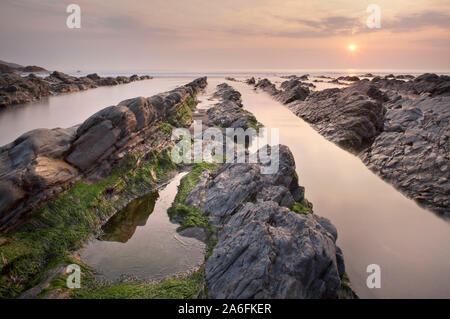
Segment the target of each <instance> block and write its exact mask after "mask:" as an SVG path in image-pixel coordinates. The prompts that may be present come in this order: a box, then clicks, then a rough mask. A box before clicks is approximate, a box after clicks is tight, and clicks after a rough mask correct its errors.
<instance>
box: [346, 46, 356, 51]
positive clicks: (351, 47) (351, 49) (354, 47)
mask: <svg viewBox="0 0 450 319" xmlns="http://www.w3.org/2000/svg"><path fill="white" fill-rule="evenodd" d="M348 49H349V51H351V52H353V51H356V44H350V45H349V46H348Z"/></svg>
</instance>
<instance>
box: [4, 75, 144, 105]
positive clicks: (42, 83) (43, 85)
mask: <svg viewBox="0 0 450 319" xmlns="http://www.w3.org/2000/svg"><path fill="white" fill-rule="evenodd" d="M26 68H28V70H32V69H33V70H37V68H39V67H26ZM23 70H25V68H24V69H23ZM0 71H1V70H0ZM44 71H45V70H44ZM2 72H3V71H2ZM26 72H42V71H26ZM149 78H150V77H149V76H138V75H133V76H131V77H129V78H128V77H125V76H118V77H116V78H112V77H107V78H102V77H100V76H98V75H97V74H89V75H88V76H86V77H79V78H77V77H74V76H70V75H67V74H64V73H62V72H58V71H55V72H53V73H52V74H51V75H49V76H47V77H45V78H41V77H37V76H36V75H34V74H30V75H28V76H25V77H22V76H20V75H19V74H15V73H1V74H0V107H4V106H8V105H14V104H22V103H29V102H32V101H35V100H38V99H40V98H42V97H44V96H49V95H57V94H61V93H68V92H77V91H83V90H87V89H92V88H96V87H99V86H111V85H118V84H126V83H130V82H133V81H140V80H146V79H149Z"/></svg>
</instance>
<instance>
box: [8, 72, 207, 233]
mask: <svg viewBox="0 0 450 319" xmlns="http://www.w3.org/2000/svg"><path fill="white" fill-rule="evenodd" d="M52 77H53V78H54V79H57V78H58V80H59V81H63V80H64V79H66V78H65V76H64V75H61V74H59V73H54V75H52ZM13 78H14V75H13ZM59 78H61V79H59ZM91 78H95V76H91ZM204 87H206V78H199V79H197V80H195V81H193V82H191V83H188V84H187V85H185V86H182V87H178V88H176V89H174V90H172V91H170V92H167V93H162V94H159V95H157V96H154V97H151V98H148V99H146V98H142V97H139V98H135V99H129V100H126V101H123V102H121V103H120V104H119V105H118V106H110V107H107V108H105V109H103V110H101V111H99V112H97V113H95V114H94V115H92V116H91V117H90V118H88V119H87V120H86V121H84V122H83V123H82V124H81V125H80V126H74V127H72V128H69V129H60V128H58V129H52V130H49V129H37V130H33V131H30V132H28V133H25V134H23V135H22V136H20V137H19V138H17V139H16V140H15V141H14V142H12V143H10V144H7V145H5V146H3V147H0V190H1V193H2V196H1V199H0V231H2V232H4V231H8V230H10V229H11V228H12V227H15V226H16V225H17V223H19V222H20V218H21V217H22V216H23V215H25V214H26V213H27V212H28V211H29V210H31V209H33V208H35V207H36V205H37V204H39V203H41V202H43V201H46V200H49V199H51V198H52V197H53V196H54V195H55V194H57V193H58V192H60V191H62V190H63V188H62V187H61V186H62V185H65V184H67V183H71V182H73V181H74V180H75V179H77V178H79V177H81V176H82V177H86V178H90V177H92V176H94V177H95V178H97V177H98V176H100V177H101V176H104V175H107V174H108V173H109V172H110V170H111V169H112V167H113V166H114V165H115V164H117V163H118V162H119V161H120V160H121V159H122V158H123V156H125V155H126V154H127V153H129V152H133V151H137V150H139V151H145V150H146V151H150V150H151V149H152V147H153V144H152V143H153V142H154V138H152V133H154V132H155V129H157V126H155V124H156V121H157V120H164V119H167V116H168V113H169V112H170V110H173V109H174V108H176V107H178V106H181V105H182V103H183V102H184V101H185V100H186V99H187V98H189V97H192V96H193V95H194V94H195V93H197V92H198V91H199V90H200V89H202V88H204ZM156 100H158V101H162V102H161V103H162V104H163V105H164V107H163V110H164V112H163V113H159V114H157V111H156V110H155V108H154V105H152V104H151V103H152V101H156ZM95 178H94V179H95Z"/></svg>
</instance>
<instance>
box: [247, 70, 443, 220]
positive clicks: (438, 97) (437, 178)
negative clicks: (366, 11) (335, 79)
mask: <svg viewBox="0 0 450 319" xmlns="http://www.w3.org/2000/svg"><path fill="white" fill-rule="evenodd" d="M405 79H407V81H405ZM347 80H349V79H347ZM354 82H355V83H354V84H352V85H350V86H349V87H346V88H333V89H326V90H322V91H315V92H309V95H307V96H306V97H305V96H303V95H302V96H299V97H298V98H292V99H285V97H286V96H291V95H292V91H293V90H296V91H299V90H303V89H304V86H303V85H302V84H301V82H298V83H296V84H295V85H294V84H292V85H288V82H284V83H283V84H284V85H283V84H282V86H281V88H282V89H283V87H284V90H276V88H275V89H274V87H275V86H274V85H273V84H272V83H270V81H268V80H267V79H265V80H262V81H260V82H258V83H256V85H255V87H256V88H262V89H263V90H264V91H266V92H268V93H269V94H271V95H273V96H274V98H276V99H277V100H280V101H281V102H282V103H285V104H287V106H288V107H289V108H290V109H291V110H292V112H294V113H295V114H296V115H297V116H299V117H301V118H303V119H304V120H305V121H307V122H308V123H310V124H311V125H312V126H313V127H314V128H315V129H316V130H317V131H318V132H319V133H320V134H322V135H324V136H325V137H326V138H327V139H329V140H330V141H332V142H334V143H336V144H338V145H339V146H341V147H342V148H344V149H346V150H348V151H350V152H352V153H354V154H356V155H358V156H360V158H361V159H362V161H363V162H364V163H365V164H366V165H367V166H368V167H369V168H370V169H371V170H372V171H374V172H375V173H377V174H378V175H380V176H381V177H382V178H383V179H385V180H386V181H388V182H390V183H392V184H393V185H394V186H395V187H397V188H398V189H399V190H401V191H402V192H403V193H405V194H406V195H408V196H409V197H411V198H413V199H414V200H416V201H417V202H418V203H420V204H421V205H424V206H426V207H428V208H429V209H431V210H433V211H435V212H437V213H438V214H439V215H440V216H444V217H448V216H449V212H450V201H449V198H448V194H449V193H450V183H449V177H450V176H449V174H450V173H449V169H448V166H449V164H448V163H449V160H450V158H449V128H450V124H449V122H450V108H449V107H448V106H449V105H450V77H449V76H445V75H441V76H438V75H436V74H423V75H421V76H418V77H416V78H414V79H411V76H408V75H404V76H397V77H395V76H394V75H392V76H386V77H384V78H381V77H373V79H372V80H368V79H362V80H359V79H358V80H356V79H354ZM305 91H306V90H305Z"/></svg>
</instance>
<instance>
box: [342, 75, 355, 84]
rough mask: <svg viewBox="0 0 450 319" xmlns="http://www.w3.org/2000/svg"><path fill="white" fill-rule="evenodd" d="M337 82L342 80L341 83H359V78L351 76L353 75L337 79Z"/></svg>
mask: <svg viewBox="0 0 450 319" xmlns="http://www.w3.org/2000/svg"><path fill="white" fill-rule="evenodd" d="M337 80H338V81H339V80H341V81H349V82H356V81H359V78H358V77H357V76H351V75H347V76H340V77H338V78H337Z"/></svg>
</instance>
